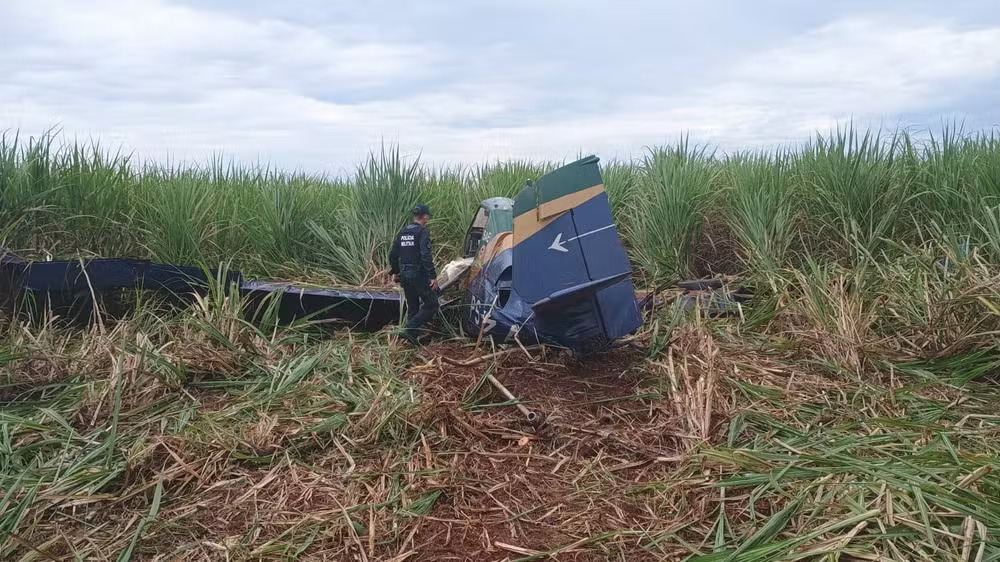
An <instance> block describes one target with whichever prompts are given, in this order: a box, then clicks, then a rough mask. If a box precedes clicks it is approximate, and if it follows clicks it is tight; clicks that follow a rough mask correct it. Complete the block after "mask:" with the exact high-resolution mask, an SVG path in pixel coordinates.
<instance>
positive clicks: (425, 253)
mask: <svg viewBox="0 0 1000 562" xmlns="http://www.w3.org/2000/svg"><path fill="white" fill-rule="evenodd" d="M420 261H421V263H422V264H423V270H424V272H426V273H427V275H428V276H429V277H430V278H431V279H436V278H437V273H435V272H434V254H432V253H431V233H430V231H429V230H427V229H426V228H425V229H422V230H421V231H420Z"/></svg>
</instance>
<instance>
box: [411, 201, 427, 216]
mask: <svg viewBox="0 0 1000 562" xmlns="http://www.w3.org/2000/svg"><path fill="white" fill-rule="evenodd" d="M413 214H414V215H427V216H431V210H430V208H429V207H427V205H424V204H422V203H417V204H416V205H415V206H414V207H413Z"/></svg>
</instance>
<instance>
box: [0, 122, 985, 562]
mask: <svg viewBox="0 0 1000 562" xmlns="http://www.w3.org/2000/svg"><path fill="white" fill-rule="evenodd" d="M557 164H558V163H554V162H545V163H532V162H506V163H504V162H498V163H491V164H488V165H481V166H476V167H472V168H453V169H430V168H428V167H425V166H423V165H421V164H420V163H419V161H416V160H412V161H411V160H407V159H405V158H403V157H402V156H401V155H400V154H399V152H398V151H397V150H395V149H384V150H382V151H380V152H376V153H373V154H371V155H370V156H369V157H368V158H367V159H366V160H365V161H364V162H362V163H361V165H360V166H359V167H358V169H357V170H356V171H355V173H354V174H353V175H352V176H351V177H348V178H324V177H311V176H305V175H289V174H283V173H281V172H277V171H273V170H268V169H258V168H250V167H240V166H232V165H223V164H222V163H221V162H211V163H209V165H207V166H205V167H204V168H185V169H173V168H164V167H159V166H152V165H140V164H137V163H136V162H134V161H133V160H131V159H129V158H126V157H122V156H120V155H118V154H109V153H107V152H105V151H103V150H101V149H99V148H98V147H94V146H80V145H69V146H64V147H57V146H56V145H55V144H54V140H53V139H52V138H51V137H45V138H42V139H37V140H36V139H28V140H24V139H20V138H17V137H16V135H8V136H5V137H3V138H2V139H0V221H2V223H0V237H2V238H3V239H4V240H5V244H7V245H9V246H10V247H12V249H14V250H27V253H29V254H34V255H42V256H44V255H46V254H51V255H58V256H70V255H78V254H97V255H133V256H141V257H150V258H155V259H158V260H164V261H176V262H192V263H193V262H199V261H209V262H212V261H225V262H227V263H228V262H229V261H230V260H231V261H232V262H233V264H234V265H237V266H239V267H241V268H242V269H244V271H246V272H247V273H250V274H256V275H280V276H308V277H313V276H316V277H324V278H325V279H326V280H327V281H339V282H345V283H360V284H366V283H367V284H372V283H380V282H383V281H384V280H385V278H384V273H385V267H386V262H385V259H386V251H387V245H388V242H389V240H390V239H391V237H392V234H393V233H394V232H395V230H396V229H397V228H399V227H400V226H401V225H402V224H403V223H404V222H405V221H406V220H407V215H408V211H409V209H410V207H411V206H412V205H413V204H414V203H416V202H418V201H423V202H427V203H429V204H430V205H431V206H432V208H433V210H434V221H433V223H432V229H433V236H434V240H435V243H436V247H437V249H438V259H439V261H443V260H446V259H450V257H451V256H452V255H454V253H455V252H456V251H457V249H458V247H459V244H460V242H461V237H462V235H463V234H464V232H465V229H466V227H467V226H468V221H469V219H470V218H471V216H472V214H473V213H474V212H475V209H476V205H477V204H478V203H479V201H481V200H482V199H485V198H487V197H490V196H495V195H505V196H512V195H514V194H515V193H516V192H517V190H518V189H519V188H520V187H521V185H522V184H523V182H524V180H525V179H527V178H531V177H537V176H538V175H540V174H542V173H544V172H545V171H547V170H549V169H551V168H552V167H553V166H556V165H557ZM604 180H605V184H606V187H607V191H608V195H609V198H610V201H611V206H612V211H613V213H614V215H615V216H616V217H617V220H618V223H619V227H620V231H621V232H622V233H623V234H624V239H625V243H626V246H627V247H628V249H629V251H630V253H631V256H632V258H633V262H634V264H635V266H636V269H637V271H638V272H639V273H640V274H641V276H642V278H643V280H645V281H648V282H659V281H663V280H668V279H672V278H675V277H678V276H684V275H690V274H693V273H694V271H695V269H696V267H695V264H701V263H704V262H705V260H706V259H709V260H710V259H713V256H707V257H706V256H705V255H702V253H703V252H705V249H704V248H706V247H707V246H706V245H705V244H703V243H702V242H703V240H704V238H705V237H706V236H707V235H709V234H711V235H713V236H714V235H717V234H718V233H719V231H720V230H723V231H728V233H729V234H730V235H731V239H732V240H735V243H736V248H735V253H736V257H737V258H738V259H739V260H740V264H741V266H742V268H743V269H744V271H745V272H748V273H750V274H751V277H753V278H754V279H753V280H754V281H760V283H759V284H758V286H759V287H760V290H759V291H758V294H757V297H758V298H755V300H754V302H753V303H751V305H750V309H749V310H747V311H746V313H747V314H746V315H745V316H742V317H739V318H734V319H729V320H725V319H707V318H703V317H702V316H699V315H697V314H692V315H688V314H686V312H685V311H684V310H683V309H680V308H676V307H675V308H668V309H667V310H668V311H670V312H668V313H667V315H666V316H664V315H662V314H661V315H660V316H658V317H657V316H655V314H656V313H655V312H654V313H653V314H654V317H653V318H652V321H651V322H649V323H648V324H647V326H648V328H647V331H646V332H645V333H642V334H639V335H638V337H637V339H636V341H635V342H633V343H636V344H637V345H641V344H642V343H644V342H645V343H646V344H647V350H646V353H641V354H633V355H632V356H631V357H632V358H631V359H630V358H629V357H630V356H629V353H630V352H628V351H625V350H623V355H616V356H613V357H612V358H611V361H610V363H606V364H604V365H601V364H600V362H599V361H598V363H597V364H596V365H594V364H590V365H589V366H588V365H582V364H580V363H577V362H573V363H560V356H559V355H558V354H557V353H551V354H550V353H549V352H546V353H545V354H543V355H540V356H539V357H537V358H536V359H537V361H535V362H534V364H530V365H529V364H526V363H525V359H524V358H523V357H522V356H521V354H520V351H521V350H517V351H518V353H516V354H514V355H509V356H497V357H494V358H492V359H487V358H481V360H483V361H484V363H483V366H482V369H486V370H487V372H490V373H495V374H496V375H497V376H498V377H504V380H505V381H510V382H511V385H512V386H513V385H518V386H519V387H520V388H519V389H517V390H516V392H518V393H521V392H522V391H523V392H524V393H525V394H526V395H528V396H526V398H529V399H532V400H533V401H537V402H538V403H539V404H540V406H541V407H545V408H552V409H554V410H556V411H558V412H559V416H553V418H552V420H553V421H554V424H555V425H554V427H555V428H556V430H557V433H555V434H554V435H555V436H556V438H555V439H553V438H552V435H545V434H543V435H530V434H528V433H522V432H521V431H520V430H519V429H514V428H516V427H519V426H516V424H517V423H518V422H517V419H516V416H517V412H516V411H508V410H510V409H509V408H501V407H495V406H497V404H490V407H489V408H478V407H477V408H476V410H477V411H469V410H468V409H467V405H468V404H467V397H468V389H469V388H475V389H477V393H478V390H479V389H481V388H483V387H482V374H483V372H482V370H480V367H478V366H476V365H478V364H476V363H474V362H473V363H472V365H473V366H471V367H470V366H469V365H470V364H469V363H463V362H457V364H453V362H454V361H445V360H444V359H452V358H447V357H446V358H442V360H441V361H436V360H432V361H428V360H427V357H426V356H424V357H415V356H414V355H413V354H411V353H410V352H407V351H406V350H405V349H402V348H399V347H397V346H396V345H395V344H394V343H393V342H392V340H389V341H387V340H386V339H385V336H384V334H377V335H374V336H373V335H364V336H360V337H359V336H357V335H354V334H351V333H343V334H340V335H339V337H334V338H323V339H321V340H318V339H316V338H315V337H314V331H313V330H311V329H309V326H308V323H305V322H303V323H301V324H299V325H295V326H279V325H278V324H277V322H276V318H275V314H276V312H275V310H274V308H273V304H274V303H273V301H272V302H271V303H269V305H266V306H265V307H264V308H263V310H261V311H258V312H260V314H258V315H257V318H256V320H257V322H254V323H251V322H249V317H248V315H247V314H246V313H245V312H244V309H243V306H241V304H242V303H241V302H240V300H239V297H238V296H235V295H234V294H233V293H231V292H230V293H228V294H227V292H225V291H223V290H221V289H222V287H221V285H220V284H219V283H218V282H216V283H214V284H213V285H212V290H211V291H210V292H209V294H208V295H207V296H205V297H203V298H199V299H198V300H197V301H196V302H195V303H194V305H193V306H190V307H186V308H183V309H171V308H169V307H160V306H156V303H155V302H154V301H152V299H151V300H150V301H149V302H146V301H145V300H144V299H145V298H147V297H142V298H141V299H140V303H139V306H138V307H137V310H136V311H134V312H133V313H131V314H129V315H127V316H126V317H125V318H123V319H121V320H119V321H117V322H113V323H111V322H109V323H106V324H105V323H98V324H97V325H96V326H94V327H93V328H92V329H89V330H66V329H61V328H58V327H57V324H55V323H53V322H40V323H33V322H29V321H24V320H20V319H17V318H7V317H2V318H0V322H3V327H4V328H5V329H3V330H0V401H2V402H3V404H4V407H3V408H0V558H3V559H5V560H6V559H11V560H38V559H67V558H73V559H116V558H117V559H121V560H126V559H129V558H130V557H133V556H134V557H136V558H151V557H154V556H162V555H166V556H168V557H171V556H173V557H189V558H190V557H195V558H197V557H202V558H210V557H223V556H224V557H226V558H227V559H229V558H232V559H250V558H253V559H257V558H263V559H271V558H282V559H286V558H287V559H298V558H322V557H326V558H351V559H361V560H363V559H368V560H376V559H378V560H383V559H384V560H389V559H393V560H404V559H441V558H446V557H449V556H451V555H452V554H454V553H461V555H462V556H478V555H480V554H482V555H483V556H484V557H486V558H489V559H493V558H496V557H498V556H505V554H504V553H506V552H508V551H509V552H513V553H519V554H521V555H524V556H526V557H527V558H524V559H537V558H538V557H540V556H544V555H545V554H546V553H549V554H552V555H555V554H557V553H559V552H564V551H565V552H567V553H568V551H574V553H577V554H584V555H585V556H589V557H593V558H599V559H607V560H625V559H636V558H640V559H644V558H655V559H678V560H679V559H684V560H704V561H709V560H803V559H830V560H836V559H846V558H848V557H851V559H859V560H861V559H864V560H875V559H880V560H956V561H957V560H997V559H1000V543H998V541H997V539H996V536H997V533H998V532H1000V509H998V507H997V505H998V504H997V502H996V501H994V499H993V498H995V497H996V496H997V494H998V493H1000V478H998V474H1000V463H998V462H997V459H998V458H1000V455H998V447H997V438H998V437H1000V417H998V416H997V415H996V403H997V401H998V400H1000V392H998V390H997V386H996V384H994V383H993V382H992V381H991V378H990V377H993V378H995V374H996V372H997V369H998V368H1000V342H998V340H997V337H996V336H997V334H998V333H1000V290H998V287H1000V278H998V274H997V271H998V269H997V265H1000V199H998V196H1000V143H998V141H997V139H996V138H995V137H993V136H989V135H977V136H964V135H962V134H961V133H960V132H959V131H957V130H955V129H948V130H946V131H945V133H944V134H943V135H941V136H935V137H933V138H932V139H931V140H930V141H929V142H927V143H918V142H916V140H915V139H913V138H912V137H910V136H908V135H907V134H905V133H898V134H894V135H888V136H886V135H881V134H875V133H867V132H857V131H854V130H852V129H847V130H841V131H837V132H835V133H834V134H833V135H831V136H830V137H825V136H824V137H818V138H817V139H816V140H815V141H814V142H812V143H810V144H807V145H805V146H804V147H803V148H802V149H801V150H799V151H794V150H789V151H780V152H774V153H771V152H767V153H764V152H743V153H739V154H735V155H717V154H714V153H712V152H710V151H709V150H708V149H706V148H702V147H693V146H692V145H689V144H688V143H687V141H686V140H685V141H681V142H679V143H678V144H676V145H674V146H668V147H659V148H653V149H651V150H650V151H649V152H648V154H647V155H646V156H645V157H644V158H643V159H641V160H638V161H619V162H605V168H604ZM724 258H725V259H728V257H727V256H720V257H719V258H718V259H724ZM221 278H222V277H221V276H220V279H221ZM525 351H527V350H525ZM418 353H421V354H426V353H432V354H434V355H445V356H446V355H449V354H454V355H456V356H459V357H463V356H465V355H467V354H470V353H475V352H474V351H473V350H471V349H469V348H463V347H461V346H460V345H458V344H455V345H449V344H448V343H441V344H440V345H439V346H437V345H436V346H435V347H434V349H433V351H428V350H422V351H420V352H418ZM463 365H464V366H463ZM588 371H589V374H588V375H587V376H588V377H591V378H593V377H596V378H600V377H601V376H607V377H609V378H606V379H604V382H597V381H594V380H588V381H587V383H586V388H587V389H586V391H585V392H584V393H583V394H580V391H579V388H578V387H576V386H574V384H573V380H574V379H576V378H582V377H583V373H584V372H588ZM633 379H634V380H635V381H638V382H635V385H636V386H635V387H634V388H632V387H631V386H629V385H630V384H631V383H628V381H630V380H633ZM505 384H506V382H505ZM626 387H627V388H626ZM580 388H582V387H580ZM618 391H624V393H625V394H630V393H633V392H634V394H631V395H627V396H626V395H618V394H617V392H618ZM584 394H585V395H586V396H587V398H586V400H584V399H582V398H581V396H583V395H584ZM426 515H431V517H424V516H426ZM448 545H452V546H448ZM449 548H452V549H453V552H450V551H447V550H448V549H449ZM437 549H443V550H437ZM476 549H480V550H476ZM482 549H487V550H488V552H487V551H486V550H482ZM501 551H503V552H501Z"/></svg>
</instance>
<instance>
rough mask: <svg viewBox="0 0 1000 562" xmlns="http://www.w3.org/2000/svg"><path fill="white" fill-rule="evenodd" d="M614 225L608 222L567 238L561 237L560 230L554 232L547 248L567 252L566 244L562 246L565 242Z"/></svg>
mask: <svg viewBox="0 0 1000 562" xmlns="http://www.w3.org/2000/svg"><path fill="white" fill-rule="evenodd" d="M614 226H615V225H614V224H609V225H608V226H602V227H601V228H598V229H596V230H591V231H590V232H584V233H583V234H581V235H579V236H574V237H572V238H567V239H565V240H563V239H562V232H560V233H559V234H556V239H555V240H553V241H552V245H550V246H549V249H550V250H556V251H559V252H568V251H569V250H568V249H566V246H563V244H565V243H566V242H572V241H573V240H576V239H578V238H583V237H584V236H590V235H591V234H594V233H597V232H600V231H602V230H607V229H609V228H613V227H614Z"/></svg>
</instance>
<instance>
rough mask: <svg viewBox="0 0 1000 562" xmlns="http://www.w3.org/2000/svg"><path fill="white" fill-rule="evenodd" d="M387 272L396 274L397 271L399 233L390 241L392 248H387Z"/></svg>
mask: <svg viewBox="0 0 1000 562" xmlns="http://www.w3.org/2000/svg"><path fill="white" fill-rule="evenodd" d="M389 267H390V269H389V274H390V275H396V274H397V273H399V235H398V234H397V235H396V238H394V239H393V241H392V248H391V249H390V250H389Z"/></svg>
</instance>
